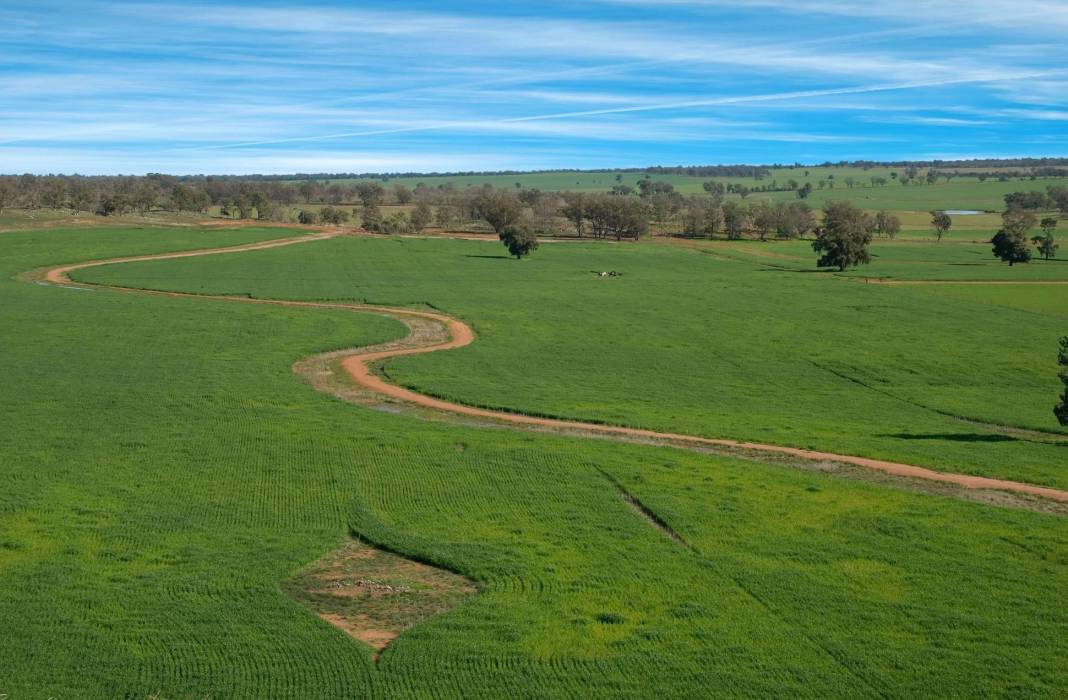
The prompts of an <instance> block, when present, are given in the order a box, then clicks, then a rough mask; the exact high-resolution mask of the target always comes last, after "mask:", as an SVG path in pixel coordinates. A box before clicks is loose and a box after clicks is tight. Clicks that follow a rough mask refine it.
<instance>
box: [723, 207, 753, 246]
mask: <svg viewBox="0 0 1068 700" xmlns="http://www.w3.org/2000/svg"><path fill="white" fill-rule="evenodd" d="M748 227H749V210H748V209H746V208H745V207H743V206H742V205H741V204H738V203H737V202H732V201H730V200H728V201H726V202H724V203H723V230H724V231H726V233H727V238H729V239H731V240H732V241H734V240H738V239H739V238H741V237H742V233H744V232H745V230H746V229H747V228H748Z"/></svg>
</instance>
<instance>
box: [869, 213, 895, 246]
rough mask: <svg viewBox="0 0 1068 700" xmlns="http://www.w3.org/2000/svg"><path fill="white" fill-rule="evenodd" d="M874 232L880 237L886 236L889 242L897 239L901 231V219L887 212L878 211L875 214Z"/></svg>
mask: <svg viewBox="0 0 1068 700" xmlns="http://www.w3.org/2000/svg"><path fill="white" fill-rule="evenodd" d="M874 221H875V232H876V233H877V234H879V235H880V236H886V237H887V238H889V239H890V240H894V239H895V238H897V234H898V232H899V231H901V219H899V218H897V216H895V215H894V214H891V213H890V212H888V211H880V212H878V213H876V214H875V219H874Z"/></svg>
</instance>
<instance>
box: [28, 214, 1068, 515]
mask: <svg viewBox="0 0 1068 700" xmlns="http://www.w3.org/2000/svg"><path fill="white" fill-rule="evenodd" d="M339 235H343V234H342V232H331V231H328V232H322V233H312V234H309V235H305V236H298V237H294V238H282V239H275V240H270V241H262V242H259V243H246V244H243V245H235V246H228V247H223V248H207V249H198V250H188V251H181V252H175V253H162V254H153V255H137V256H129V257H122V258H110V259H104V260H90V261H86V262H80V263H73V264H68V265H61V266H59V267H54V268H51V269H48V270H46V271H44V272H43V274H40V276H39V277H38V280H39V281H42V280H43V282H44V283H48V284H55V285H60V286H74V287H79V288H93V287H96V288H103V289H112V290H117V291H123V292H132V293H140V294H150V295H154V296H171V297H191V298H197V299H217V300H221V301H234V302H240V303H246V304H265V305H275V306H287V307H305V308H320V309H345V310H350V311H358V312H367V313H377V314H381V315H384V316H388V317H391V318H395V319H397V320H399V321H401V322H403V323H404V324H405V325H406V326H407V327H408V328H409V331H410V334H409V335H408V336H407V338H405V339H402V340H401V341H398V342H394V343H389V344H386V345H384V346H380V347H377V348H354V349H351V350H344V351H340V352H335V353H328V354H327V355H326V356H324V357H328V359H339V360H340V364H341V367H342V368H344V370H345V372H346V373H347V374H348V376H349V377H350V378H351V379H352V380H353V381H354V382H355V383H356V384H357V385H359V387H361V388H362V389H364V390H366V391H368V392H370V393H371V394H373V395H376V396H379V397H384V398H389V399H393V400H397V401H402V402H405V403H409V404H412V405H415V406H420V407H423V408H426V409H432V410H435V411H440V412H443V413H446V414H451V415H454V416H467V417H474V418H479V419H485V420H489V421H492V422H495V423H500V424H506V425H514V426H519V427H526V428H532V429H540V430H545V429H549V430H557V431H562V432H568V433H575V432H579V433H582V434H586V435H598V436H605V437H609V438H613V437H614V438H617V439H624V440H647V441H654V442H662V443H666V444H670V445H675V446H680V447H687V446H689V447H697V448H701V447H720V448H732V449H738V450H747V451H751V452H760V453H770V454H779V455H786V456H789V457H795V458H800V459H803V460H812V461H815V462H834V463H840V464H847V465H853V466H855V467H861V468H863V469H870V470H875V471H880V472H884V473H886V474H890V475H893V476H897V477H905V478H911V479H922V480H926V481H933V482H941V483H944V484H951V485H955V486H959V487H963V488H966V489H975V490H986V491H1002V492H1010V493H1016V494H1026V495H1030V496H1039V497H1042V498H1047V499H1051V500H1053V501H1058V502H1062V503H1068V491H1063V490H1060V489H1054V488H1049V487H1045V486H1038V485H1035V484H1028V483H1023V482H1018V481H1008V480H1004V479H993V478H989V477H982V476H971V475H967V474H955V473H948V472H940V471H935V470H932V469H927V468H924V467H918V466H914V465H910V464H901V463H897V462H887V461H884V460H878V459H869V458H866V457H855V456H851V455H841V454H835V453H832V452H818V451H814V450H804V449H799V448H794V447H783V446H780V445H765V444H761V443H752V442H740V441H736V440H728V439H717V438H705V437H698V436H694V435H683V434H680V433H669V432H660V431H655V430H645V429H640V428H626V427H617V426H610V425H601V424H597V423H586V422H582V421H571V420H559V419H552V418H539V417H536V416H529V415H524V414H518V413H508V412H505V411H494V410H489V409H482V408H476V407H473V406H466V405H463V404H458V403H453V402H450V401H444V400H442V399H437V398H434V397H431V396H426V395H424V394H419V393H417V392H414V391H411V390H409V389H405V388H403V387H400V386H397V385H395V384H390V383H389V382H387V381H386V380H385V379H383V378H382V377H381V376H380V375H378V374H376V373H375V372H374V371H373V367H374V366H375V365H377V364H378V363H381V362H384V361H385V360H388V359H390V358H393V357H400V356H403V355H415V354H420V353H426V352H436V351H439V350H450V349H453V348H461V347H464V346H465V345H469V344H470V343H472V342H474V340H475V334H474V332H473V331H472V330H471V328H470V327H469V326H468V325H467V324H465V323H463V322H462V321H460V320H458V319H455V318H453V317H451V316H448V315H446V314H442V313H434V312H428V311H416V310H412V309H404V308H393V307H385V306H373V305H367V304H355V303H352V304H346V303H326V302H310V301H308V302H306V301H286V300H273V299H251V298H247V297H233V296H223V295H204V294H191V293H185V292H162V291H156V290H147V289H136V288H129V287H117V286H110V285H96V284H87V283H81V282H77V283H76V282H72V281H71V279H70V273H71V272H74V271H75V270H82V269H85V268H89V267H97V266H100V265H114V264H119V263H128V262H140V261H147V260H169V259H174V258H189V257H197V256H202V255H222V254H228V253H238V252H244V251H253V250H266V249H269V248H278V247H281V246H289V245H296V244H300V243H310V242H313V241H321V240H326V239H329V238H334V237H336V236H339ZM428 325H429V326H436V327H437V330H436V331H434V332H429V333H428V332H426V328H427V327H428ZM417 331H418V332H417ZM298 364H299V363H298ZM313 385H314V384H313ZM317 388H322V387H321V386H318V385H317ZM323 390H327V389H323Z"/></svg>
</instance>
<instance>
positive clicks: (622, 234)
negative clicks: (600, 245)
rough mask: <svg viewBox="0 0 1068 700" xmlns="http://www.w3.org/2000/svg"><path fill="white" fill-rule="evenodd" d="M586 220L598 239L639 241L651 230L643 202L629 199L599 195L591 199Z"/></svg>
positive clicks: (588, 203)
mask: <svg viewBox="0 0 1068 700" xmlns="http://www.w3.org/2000/svg"><path fill="white" fill-rule="evenodd" d="M586 218H587V220H588V221H589V224H590V230H591V232H592V233H593V235H594V237H596V238H615V239H616V240H617V241H621V240H623V239H624V238H629V239H633V240H638V238H640V237H641V236H642V235H644V234H645V233H646V232H647V231H648V230H649V219H648V214H647V212H646V209H645V207H643V206H642V204H641V202H638V201H635V200H634V199H631V198H629V197H613V196H612V195H598V196H593V197H590V198H589V199H588V201H587V205H586Z"/></svg>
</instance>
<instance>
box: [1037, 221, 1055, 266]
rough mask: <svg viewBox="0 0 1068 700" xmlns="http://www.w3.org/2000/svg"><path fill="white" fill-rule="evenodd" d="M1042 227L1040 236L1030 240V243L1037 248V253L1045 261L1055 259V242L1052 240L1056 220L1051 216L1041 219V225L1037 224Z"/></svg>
mask: <svg viewBox="0 0 1068 700" xmlns="http://www.w3.org/2000/svg"><path fill="white" fill-rule="evenodd" d="M1039 225H1040V226H1041V227H1042V235H1041V236H1035V237H1034V238H1032V239H1031V242H1033V243H1034V244H1035V247H1036V248H1038V252H1039V253H1041V255H1042V257H1043V258H1045V259H1046V260H1049V259H1051V258H1055V257H1057V248H1059V247H1060V246H1058V245H1057V241H1056V240H1055V239H1054V238H1053V231H1054V230H1055V229H1056V228H1057V220H1056V219H1054V218H1053V217H1052V216H1047V217H1046V218H1044V219H1042V223H1041V224H1039Z"/></svg>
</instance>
